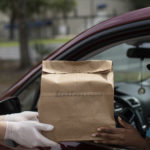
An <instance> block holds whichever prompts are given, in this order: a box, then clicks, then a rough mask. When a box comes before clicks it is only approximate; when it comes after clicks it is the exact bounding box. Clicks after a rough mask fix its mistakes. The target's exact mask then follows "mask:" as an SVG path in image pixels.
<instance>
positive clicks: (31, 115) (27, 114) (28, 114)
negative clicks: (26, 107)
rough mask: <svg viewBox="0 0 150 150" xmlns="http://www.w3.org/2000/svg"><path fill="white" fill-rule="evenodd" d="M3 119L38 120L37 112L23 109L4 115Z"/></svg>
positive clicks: (16, 120)
mask: <svg viewBox="0 0 150 150" xmlns="http://www.w3.org/2000/svg"><path fill="white" fill-rule="evenodd" d="M4 120H5V121H13V122H18V121H26V120H33V121H38V112H33V111H24V112H21V113H15V114H8V115H5V116H4Z"/></svg>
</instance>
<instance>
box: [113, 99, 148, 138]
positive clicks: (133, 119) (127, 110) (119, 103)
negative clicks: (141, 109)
mask: <svg viewBox="0 0 150 150" xmlns="http://www.w3.org/2000/svg"><path fill="white" fill-rule="evenodd" d="M114 101H115V103H114V105H115V106H114V107H115V113H114V117H115V121H116V127H119V128H121V127H122V126H121V125H120V124H119V122H118V119H117V118H118V116H120V117H121V118H122V119H123V120H124V121H126V122H127V123H129V124H131V125H133V126H134V127H135V128H136V129H137V130H138V131H139V133H140V134H141V136H142V137H145V135H146V129H145V128H142V126H143V124H142V122H141V116H140V115H139V114H137V112H135V111H134V109H133V107H132V105H131V104H129V103H128V102H127V101H126V100H124V99H123V98H121V97H119V96H114ZM117 110H118V111H117Z"/></svg>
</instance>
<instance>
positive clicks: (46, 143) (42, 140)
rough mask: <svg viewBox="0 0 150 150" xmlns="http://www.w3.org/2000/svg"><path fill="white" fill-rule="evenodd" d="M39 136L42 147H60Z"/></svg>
mask: <svg viewBox="0 0 150 150" xmlns="http://www.w3.org/2000/svg"><path fill="white" fill-rule="evenodd" d="M38 134H39V138H40V142H39V144H40V145H42V146H43V147H60V145H59V144H58V143H56V142H54V141H51V140H49V139H47V138H46V137H44V136H43V135H42V134H40V133H38Z"/></svg>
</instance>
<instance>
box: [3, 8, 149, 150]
mask: <svg viewBox="0 0 150 150" xmlns="http://www.w3.org/2000/svg"><path fill="white" fill-rule="evenodd" d="M144 49H146V50H145V51H146V54H145V56H142V57H141V55H142V53H145V51H144ZM149 51H150V7H148V8H143V9H139V10H135V11H131V12H128V13H126V14H122V15H120V16H117V17H114V18H111V19H109V20H106V21H104V22H101V23H99V24H97V25H95V26H93V27H91V28H89V29H87V30H86V31H84V32H82V33H80V34H79V35H78V36H76V37H75V38H73V39H72V40H70V41H69V42H67V43H66V44H64V45H63V46H61V47H60V48H58V49H57V50H56V51H55V52H53V53H52V54H50V55H49V56H47V57H46V58H45V59H44V60H73V61H78V60H95V59H98V60H102V59H109V60H112V61H113V65H114V80H115V87H114V89H115V96H114V108H115V110H114V117H115V118H116V117H117V116H118V115H120V116H121V117H122V118H123V119H124V120H125V121H127V122H129V123H130V124H132V125H133V126H135V128H137V130H138V131H139V132H140V134H141V135H142V136H143V137H144V136H145V135H146V133H147V131H148V128H149V126H150V110H149V107H150V96H149V90H150V88H149V86H150V82H149V80H150V71H149V69H147V66H148V65H149V64H150V55H149ZM41 68H42V65H41V62H40V63H39V64H38V65H36V66H35V67H34V68H33V69H31V70H30V71H29V72H28V73H26V74H25V75H24V76H23V77H22V78H21V79H20V80H18V81H17V82H16V83H15V84H14V85H12V86H11V87H10V88H9V89H8V90H6V91H5V92H4V93H3V94H1V96H0V114H1V115H3V114H7V113H16V112H20V111H25V110H32V111H37V110H38V108H37V103H38V100H39V96H40V78H41V73H42V70H41ZM116 126H118V127H119V126H120V125H119V124H118V122H117V120H116ZM61 148H62V149H64V150H68V149H69V150H75V149H76V150H85V149H88V150H110V149H113V148H114V146H110V145H102V144H95V143H93V142H77V141H75V142H62V143H61ZM0 149H1V150H23V148H21V147H19V146H17V145H16V144H15V143H13V142H12V141H10V146H8V145H2V144H1V145H0ZM39 149H41V150H44V149H45V150H46V148H37V150H39ZM119 149H120V147H119ZM124 149H125V148H124ZM26 150H27V148H26Z"/></svg>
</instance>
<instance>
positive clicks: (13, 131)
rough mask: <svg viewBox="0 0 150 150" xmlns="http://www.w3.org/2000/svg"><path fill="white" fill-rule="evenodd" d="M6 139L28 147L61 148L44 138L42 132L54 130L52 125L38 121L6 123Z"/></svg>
mask: <svg viewBox="0 0 150 150" xmlns="http://www.w3.org/2000/svg"><path fill="white" fill-rule="evenodd" d="M6 124H7V125H6V132H5V139H9V140H13V141H15V142H16V143H18V144H20V145H22V146H24V147H28V148H33V147H37V146H39V147H59V144H57V143H55V142H53V141H51V140H49V139H47V138H46V137H44V136H43V135H42V134H41V133H40V131H51V130H53V128H54V127H53V126H52V125H48V124H43V123H39V122H37V121H21V122H6Z"/></svg>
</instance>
